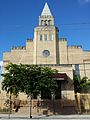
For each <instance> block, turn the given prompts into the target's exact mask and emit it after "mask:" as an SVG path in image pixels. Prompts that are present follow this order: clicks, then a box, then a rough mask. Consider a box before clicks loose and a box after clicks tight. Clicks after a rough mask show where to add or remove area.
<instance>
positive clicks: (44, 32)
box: [34, 3, 58, 64]
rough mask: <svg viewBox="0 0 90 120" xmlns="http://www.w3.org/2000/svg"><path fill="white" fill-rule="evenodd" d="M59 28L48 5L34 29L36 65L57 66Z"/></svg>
mask: <svg viewBox="0 0 90 120" xmlns="http://www.w3.org/2000/svg"><path fill="white" fill-rule="evenodd" d="M57 41H58V28H57V27H55V25H54V17H53V15H52V13H51V11H50V9H49V6H48V4H47V3H45V6H44V8H43V10H42V13H41V16H39V24H38V26H37V27H36V28H35V29H34V64H57Z"/></svg>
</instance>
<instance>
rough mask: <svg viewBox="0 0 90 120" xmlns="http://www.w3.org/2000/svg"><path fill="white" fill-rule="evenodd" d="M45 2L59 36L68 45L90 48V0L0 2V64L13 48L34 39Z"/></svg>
mask: <svg viewBox="0 0 90 120" xmlns="http://www.w3.org/2000/svg"><path fill="white" fill-rule="evenodd" d="M45 2H47V3H48V4H49V6H50V9H51V11H52V14H53V16H54V17H55V25H56V26H58V28H59V37H65V38H67V40H68V45H78V44H79V45H82V46H83V49H84V50H89V49H90V0H0V61H2V54H3V52H5V51H10V49H11V47H12V46H20V45H23V46H25V41H26V39H27V38H33V34H34V27H35V26H37V25H38V17H39V16H40V14H41V11H42V9H43V7H44V4H45Z"/></svg>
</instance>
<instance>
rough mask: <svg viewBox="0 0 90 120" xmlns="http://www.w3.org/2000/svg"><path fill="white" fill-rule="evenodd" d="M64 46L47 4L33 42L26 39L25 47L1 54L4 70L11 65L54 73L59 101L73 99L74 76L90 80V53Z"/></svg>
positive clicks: (63, 39)
mask: <svg viewBox="0 0 90 120" xmlns="http://www.w3.org/2000/svg"><path fill="white" fill-rule="evenodd" d="M58 14H59V13H58ZM67 42H68V41H67V39H66V38H60V37H59V29H58V27H56V26H55V22H54V16H53V15H52V13H51V11H50V8H49V6H48V4H47V3H46V4H45V6H44V8H43V10H42V13H41V15H40V16H39V23H38V25H37V27H35V28H34V38H33V39H27V40H26V46H25V47H24V46H19V47H12V49H11V51H10V52H4V53H3V67H5V66H6V64H8V63H9V62H12V63H14V64H20V63H21V64H35V65H40V66H49V67H51V68H52V69H57V70H58V71H59V73H60V74H58V75H56V80H57V81H58V83H59V84H60V91H59V92H60V95H61V98H63V97H64V98H65V97H68V99H69V98H70V99H74V97H72V96H73V94H74V87H73V73H75V74H79V75H80V76H81V77H84V76H87V77H88V78H90V69H89V68H90V64H89V63H90V51H84V50H83V49H82V46H68V45H67ZM3 72H4V71H3ZM69 94H72V96H71V97H70V96H69Z"/></svg>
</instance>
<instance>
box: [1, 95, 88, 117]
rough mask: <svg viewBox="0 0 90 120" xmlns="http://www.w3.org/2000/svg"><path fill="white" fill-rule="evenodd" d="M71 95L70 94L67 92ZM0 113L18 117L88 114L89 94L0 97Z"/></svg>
mask: <svg viewBox="0 0 90 120" xmlns="http://www.w3.org/2000/svg"><path fill="white" fill-rule="evenodd" d="M69 96H72V94H69ZM0 114H3V115H6V116H7V117H9V118H10V117H11V116H20V117H25V116H28V117H30V118H31V117H32V116H36V115H37V116H39V115H53V114H55V115H64V114H65V115H66V114H69V115H70V114H90V94H76V95H75V100H70V99H66V98H65V99H58V100H48V99H43V100H37V99H32V100H30V99H27V100H19V99H18V98H11V99H9V98H7V99H5V98H3V99H0Z"/></svg>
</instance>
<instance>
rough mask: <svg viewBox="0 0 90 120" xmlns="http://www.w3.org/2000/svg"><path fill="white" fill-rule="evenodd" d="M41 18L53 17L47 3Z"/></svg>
mask: <svg viewBox="0 0 90 120" xmlns="http://www.w3.org/2000/svg"><path fill="white" fill-rule="evenodd" d="M41 16H52V13H51V11H50V9H49V6H48V4H47V2H46V3H45V6H44V8H43V11H42V13H41Z"/></svg>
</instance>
